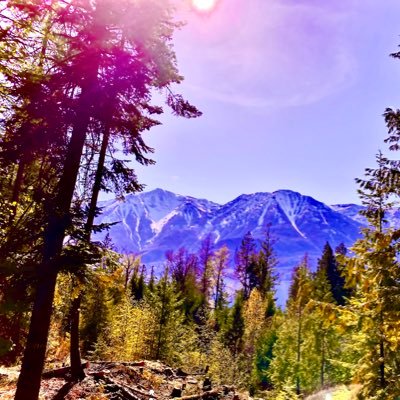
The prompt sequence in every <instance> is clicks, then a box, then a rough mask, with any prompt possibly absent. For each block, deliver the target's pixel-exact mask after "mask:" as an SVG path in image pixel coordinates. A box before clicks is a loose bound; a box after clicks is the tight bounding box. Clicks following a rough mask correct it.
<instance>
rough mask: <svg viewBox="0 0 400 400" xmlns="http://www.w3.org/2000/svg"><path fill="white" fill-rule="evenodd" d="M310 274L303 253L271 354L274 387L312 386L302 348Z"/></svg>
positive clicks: (306, 355) (302, 387)
mask: <svg viewBox="0 0 400 400" xmlns="http://www.w3.org/2000/svg"><path fill="white" fill-rule="evenodd" d="M312 291H313V287H312V274H311V271H310V268H309V265H308V256H307V255H305V256H304V258H303V260H302V261H301V263H300V264H299V265H298V266H297V267H296V268H295V269H294V271H293V275H292V281H291V286H290V289H289V299H288V301H287V305H286V308H287V311H286V318H284V321H283V323H282V324H281V326H280V328H279V329H278V331H277V337H278V338H277V341H276V344H275V346H274V350H273V354H274V358H273V360H272V362H271V372H270V377H271V381H272V382H273V384H274V385H276V386H277V387H278V388H284V387H285V386H287V385H288V386H294V387H295V390H296V393H297V394H300V393H301V392H302V390H303V389H307V388H308V389H309V388H310V387H313V386H312V385H313V383H314V382H315V376H314V375H313V374H315V372H313V365H311V364H310V363H309V359H308V357H309V356H310V352H309V349H304V346H305V342H306V341H305V339H306V337H307V332H308V331H307V324H308V313H307V311H306V306H307V304H308V303H309V301H310V299H311V297H312Z"/></svg>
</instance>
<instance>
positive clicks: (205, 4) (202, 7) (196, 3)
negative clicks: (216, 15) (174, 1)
mask: <svg viewBox="0 0 400 400" xmlns="http://www.w3.org/2000/svg"><path fill="white" fill-rule="evenodd" d="M216 2H217V0H192V4H193V7H194V8H196V10H198V11H204V12H205V11H211V10H212V9H213V8H214V7H215V5H216Z"/></svg>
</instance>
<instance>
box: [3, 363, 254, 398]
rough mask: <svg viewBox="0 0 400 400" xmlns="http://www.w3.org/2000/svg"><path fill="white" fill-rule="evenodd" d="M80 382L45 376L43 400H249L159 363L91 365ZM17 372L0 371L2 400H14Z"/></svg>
mask: <svg viewBox="0 0 400 400" xmlns="http://www.w3.org/2000/svg"><path fill="white" fill-rule="evenodd" d="M85 372H86V377H85V379H83V380H82V381H81V382H71V381H70V380H68V369H67V368H61V369H57V370H52V371H48V372H46V373H44V375H43V379H42V385H41V389H40V400H61V399H65V400H81V399H88V400H142V399H145V400H161V399H171V398H174V397H179V398H180V399H181V400H197V399H208V400H213V399H226V400H246V399H248V396H246V395H244V394H240V393H237V392H235V389H234V388H233V387H228V386H216V385H212V383H211V382H208V380H207V377H206V376H205V375H204V374H197V375H190V374H187V373H185V372H184V371H182V370H180V369H172V368H170V367H168V366H166V365H164V364H162V363H160V362H156V361H140V362H135V363H118V362H98V363H90V364H88V367H87V368H86V370H85ZM18 374H19V371H18V368H1V367H0V398H1V399H2V400H12V399H13V398H14V394H15V386H16V381H17V378H18Z"/></svg>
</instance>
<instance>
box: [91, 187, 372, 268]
mask: <svg viewBox="0 0 400 400" xmlns="http://www.w3.org/2000/svg"><path fill="white" fill-rule="evenodd" d="M100 207H101V208H102V209H103V212H102V214H101V215H100V216H99V217H98V219H97V222H102V223H103V222H116V221H120V223H118V224H116V225H113V226H112V227H111V228H110V232H109V233H110V237H111V238H112V240H113V242H114V243H115V245H116V247H117V249H118V250H119V251H121V252H133V253H138V254H141V255H142V257H143V261H144V262H146V263H161V262H162V261H163V260H164V255H165V251H167V250H170V249H171V250H175V249H177V248H179V247H182V246H184V247H187V248H188V250H189V251H196V250H197V249H198V246H199V242H200V241H201V240H202V239H203V238H204V237H206V236H207V235H208V234H213V235H214V244H215V245H216V247H219V246H222V245H224V244H226V245H227V246H228V248H230V250H231V252H234V251H235V249H236V248H237V247H238V246H239V245H240V241H241V239H242V238H243V236H244V235H245V234H246V233H247V232H248V231H250V232H252V233H253V235H254V237H255V238H256V239H257V240H261V238H262V234H263V229H265V225H266V224H271V231H272V234H273V235H274V236H276V237H277V239H278V243H277V253H278V257H279V258H280V259H281V267H282V268H286V267H291V266H293V265H294V264H295V263H296V262H295V260H298V259H299V258H300V256H301V254H304V253H305V252H307V253H309V254H310V258H311V259H312V260H314V261H315V259H316V257H318V254H319V253H320V252H321V251H322V247H323V245H324V244H325V243H326V241H328V242H330V243H331V245H332V246H336V245H338V244H340V243H341V242H344V243H345V244H346V245H350V244H352V243H353V242H354V241H355V240H356V239H357V237H359V236H360V228H361V227H362V226H363V225H364V224H363V219H362V218H363V217H361V216H358V215H357V213H356V211H357V210H358V209H359V208H361V206H359V205H357V204H343V205H341V204H336V205H331V206H330V205H326V204H324V203H323V202H320V201H318V200H316V199H314V198H313V197H311V196H306V195H302V194H301V193H299V192H296V191H292V190H289V189H283V190H277V191H274V192H256V193H253V194H242V195H240V196H238V197H236V198H235V199H233V200H231V201H229V202H227V203H225V204H218V203H215V202H212V201H209V200H207V199H198V198H195V197H192V196H184V195H180V194H175V193H173V192H170V191H167V190H164V189H160V188H158V189H154V190H151V191H148V192H142V193H139V194H133V195H128V196H126V199H125V201H123V202H121V201H119V200H108V201H105V202H101V203H100ZM96 237H97V238H100V239H101V238H102V237H104V233H103V234H100V235H97V236H96ZM339 242H340V243H339Z"/></svg>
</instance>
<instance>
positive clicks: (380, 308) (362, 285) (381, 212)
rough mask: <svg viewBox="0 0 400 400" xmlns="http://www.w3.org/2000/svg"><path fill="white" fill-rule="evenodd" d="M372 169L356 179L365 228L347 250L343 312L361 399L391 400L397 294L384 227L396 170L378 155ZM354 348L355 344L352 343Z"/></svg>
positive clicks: (390, 233) (391, 239)
mask: <svg viewBox="0 0 400 400" xmlns="http://www.w3.org/2000/svg"><path fill="white" fill-rule="evenodd" d="M377 164H378V166H377V168H376V169H371V168H368V169H366V177H367V179H365V180H361V179H358V180H357V182H358V183H359V184H360V191H359V193H360V197H361V200H362V202H363V204H364V205H365V207H366V209H365V211H364V215H365V216H366V217H367V220H368V222H369V224H370V226H369V227H368V228H366V229H365V230H364V231H363V238H362V239H360V240H358V241H357V242H356V244H355V245H354V246H353V248H352V251H353V253H354V257H351V258H349V259H347V260H346V269H345V271H346V278H347V282H348V285H349V286H351V287H353V288H354V290H353V293H354V294H353V297H352V298H351V301H350V304H349V307H348V310H349V312H350V315H352V317H353V319H352V320H350V322H349V323H350V324H353V326H355V325H356V326H357V327H358V331H359V332H360V333H362V336H359V337H358V340H359V341H360V339H361V343H362V353H363V355H362V357H361V359H360V360H359V363H358V371H357V372H358V376H359V378H360V379H361V381H362V383H363V389H362V394H363V395H364V396H365V397H366V398H371V399H384V398H385V399H386V398H395V397H393V396H395V395H398V393H399V392H400V387H399V385H398V379H397V376H398V374H399V373H400V370H399V358H398V354H399V344H400V341H399V340H398V335H397V333H395V332H396V331H397V329H398V326H399V322H398V321H399V318H400V314H399V310H400V303H399V301H398V298H399V293H400V286H399V282H400V275H399V270H400V269H399V264H398V254H399V247H398V246H399V243H398V238H399V233H398V231H396V230H392V229H390V228H388V227H385V214H386V212H387V210H388V209H390V208H391V206H392V204H391V202H390V199H391V197H392V196H393V194H394V193H396V191H397V187H398V178H399V174H398V170H396V169H393V167H392V165H391V163H390V161H389V160H388V159H387V158H385V157H384V156H383V155H382V154H381V153H378V155H377ZM358 344H360V343H358Z"/></svg>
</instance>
